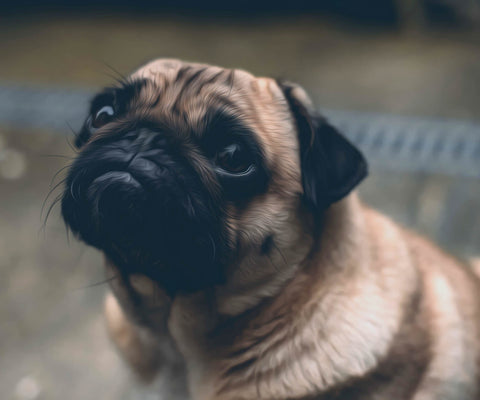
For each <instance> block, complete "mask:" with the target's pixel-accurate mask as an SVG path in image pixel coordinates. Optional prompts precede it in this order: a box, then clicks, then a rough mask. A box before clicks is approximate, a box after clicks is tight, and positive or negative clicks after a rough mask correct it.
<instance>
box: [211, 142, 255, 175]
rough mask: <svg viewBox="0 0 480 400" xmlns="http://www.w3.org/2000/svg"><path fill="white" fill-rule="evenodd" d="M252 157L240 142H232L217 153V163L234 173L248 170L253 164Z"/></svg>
mask: <svg viewBox="0 0 480 400" xmlns="http://www.w3.org/2000/svg"><path fill="white" fill-rule="evenodd" d="M252 162H253V160H252V158H251V155H250V154H249V152H248V151H247V149H246V148H245V147H244V146H242V145H241V144H240V143H231V144H229V145H227V146H225V147H224V148H223V149H222V150H221V151H220V152H218V153H217V156H216V159H215V163H216V164H217V166H218V167H220V168H221V169H223V170H224V171H227V172H230V173H232V174H241V173H243V172H246V171H247V170H248V169H249V167H250V166H251V165H252Z"/></svg>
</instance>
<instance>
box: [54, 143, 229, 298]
mask: <svg viewBox="0 0 480 400" xmlns="http://www.w3.org/2000/svg"><path fill="white" fill-rule="evenodd" d="M199 182H200V180H199V179H198V177H197V176H195V173H194V171H192V169H191V168H189V166H188V165H186V164H185V162H182V161H179V160H178V159H176V158H175V157H174V156H172V155H171V153H170V152H169V150H168V148H167V147H166V143H161V145H159V144H158V143H156V145H155V148H154V149H151V148H148V147H147V148H145V147H143V148H138V146H136V145H135V143H132V140H131V139H128V138H126V139H125V138H123V139H120V140H114V141H113V140H112V141H110V142H108V143H106V142H104V143H98V144H95V143H92V144H91V145H90V146H89V147H88V148H86V149H85V150H84V151H83V152H82V153H81V155H80V156H79V157H78V158H77V160H76V161H75V163H74V165H73V166H72V168H71V170H70V172H69V176H68V178H67V185H66V189H65V192H64V195H63V199H62V214H63V217H64V219H65V221H66V223H67V225H68V226H69V227H70V228H71V229H72V231H73V232H75V233H76V234H78V236H79V237H80V238H81V239H82V240H83V241H85V242H86V243H87V244H90V245H92V246H94V247H97V248H99V249H100V250H102V251H103V252H105V254H106V255H107V256H108V257H109V258H110V259H111V260H112V261H113V262H114V263H115V264H116V265H117V266H118V267H119V268H120V269H121V270H122V271H124V272H125V273H133V272H135V273H143V274H145V275H147V276H149V277H151V278H153V279H155V280H156V281H158V282H159V283H161V284H162V285H163V286H164V287H165V289H166V290H168V291H170V292H176V291H194V290H198V289H201V288H204V287H207V286H211V285H214V284H218V283H220V282H221V281H222V274H221V267H220V263H221V260H220V259H221V248H222V240H221V236H222V234H221V229H220V215H219V208H218V207H216V208H215V207H213V203H214V202H213V201H212V199H211V196H210V194H209V193H208V190H206V188H204V187H202V185H201V184H200V183H199Z"/></svg>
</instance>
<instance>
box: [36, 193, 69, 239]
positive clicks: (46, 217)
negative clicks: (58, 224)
mask: <svg viewBox="0 0 480 400" xmlns="http://www.w3.org/2000/svg"><path fill="white" fill-rule="evenodd" d="M62 197H63V194H62V193H60V194H59V195H58V196H57V197H55V200H53V202H52V204H51V205H50V207H48V211H47V214H46V215H45V220H44V221H43V224H42V226H41V227H40V230H39V232H38V233H39V234H40V232H42V231H43V233H45V230H46V227H47V221H48V217H49V216H50V214H51V212H52V210H53V208H54V207H55V206H56V205H57V204H58V203H59V202H60V201H61V200H62Z"/></svg>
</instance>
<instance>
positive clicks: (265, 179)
mask: <svg viewBox="0 0 480 400" xmlns="http://www.w3.org/2000/svg"><path fill="white" fill-rule="evenodd" d="M311 114H312V112H311V105H310V102H309V100H308V97H307V96H306V94H305V93H304V92H303V90H302V89H301V88H299V87H297V86H293V85H289V84H279V83H278V82H276V81H275V80H273V79H268V78H257V77H254V76H252V75H251V74H249V73H247V72H245V71H241V70H225V69H221V68H218V67H211V66H205V65H200V64H187V63H182V62H180V61H177V60H157V61H154V62H152V63H150V64H147V65H146V66H144V67H142V68H141V69H139V70H138V71H136V72H135V73H134V74H133V75H131V76H130V78H129V79H128V81H127V82H125V83H124V84H122V85H120V86H119V87H116V88H110V89H107V90H105V91H103V92H102V93H100V94H99V95H97V96H96V97H95V98H94V99H93V101H92V104H91V110H90V115H89V116H88V118H87V120H86V122H85V124H84V126H83V128H82V130H81V132H80V134H79V136H78V139H77V143H76V145H77V146H78V147H79V148H80V150H81V151H80V154H79V156H78V157H77V159H76V161H75V162H74V164H73V166H72V167H71V169H70V172H69V176H68V179H67V185H66V189H65V193H64V196H63V201H62V213H63V217H64V219H65V221H66V222H67V224H68V225H69V226H70V228H71V229H72V230H73V231H74V232H75V233H77V234H78V235H79V236H80V238H81V239H82V240H84V241H85V242H86V243H88V244H90V245H92V246H95V247H97V248H99V249H100V250H102V251H103V252H104V253H105V254H106V256H107V257H108V258H109V259H110V260H111V261H112V262H113V263H114V264H115V265H116V266H117V267H118V268H119V269H120V270H121V271H122V272H124V273H126V274H128V273H142V274H145V275H147V276H149V277H150V278H152V279H154V280H155V281H157V282H158V283H159V284H160V285H161V286H163V287H164V288H165V289H166V290H167V291H168V292H170V293H171V294H174V293H176V292H178V291H181V292H189V291H195V290H199V289H204V288H208V287H213V286H215V285H221V284H222V283H226V282H232V281H234V282H236V283H237V284H238V285H237V286H239V287H241V286H242V285H244V286H248V285H252V284H256V283H258V282H260V281H261V280H265V279H271V278H272V279H273V277H274V276H276V275H279V274H281V273H282V270H283V267H282V265H292V264H295V263H296V262H297V263H298V262H300V258H301V255H302V254H303V256H304V252H303V250H304V248H305V249H306V248H308V246H309V241H308V237H311V236H312V235H314V234H315V231H316V229H317V228H318V227H319V226H320V225H321V216H322V214H323V212H324V210H325V209H326V208H327V207H328V206H329V205H330V204H331V203H332V202H335V201H337V200H339V199H341V198H342V197H343V196H345V195H346V194H347V193H348V192H349V191H350V190H351V189H352V188H353V187H354V186H356V184H357V183H358V182H359V181H360V180H361V179H362V178H363V177H364V176H365V174H366V165H365V162H364V159H363V157H362V156H361V154H360V153H359V152H358V151H357V150H356V149H355V148H354V147H353V146H352V145H351V144H350V143H349V142H348V141H346V140H345V139H344V138H343V137H342V136H341V135H339V134H338V133H337V132H336V131H335V129H334V128H332V127H331V126H330V125H328V124H327V123H326V122H325V121H323V120H322V119H321V118H316V117H313V116H312V115H311ZM309 221H310V222H309ZM240 289H241V288H240Z"/></svg>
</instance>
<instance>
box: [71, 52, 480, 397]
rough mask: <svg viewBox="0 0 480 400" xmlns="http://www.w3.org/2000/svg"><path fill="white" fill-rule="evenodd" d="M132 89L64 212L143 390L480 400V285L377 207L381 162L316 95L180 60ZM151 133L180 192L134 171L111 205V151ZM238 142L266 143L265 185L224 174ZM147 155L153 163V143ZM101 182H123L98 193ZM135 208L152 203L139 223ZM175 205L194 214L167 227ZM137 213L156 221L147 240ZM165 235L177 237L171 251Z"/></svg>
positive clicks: (86, 132) (97, 135) (154, 68)
mask: <svg viewBox="0 0 480 400" xmlns="http://www.w3.org/2000/svg"><path fill="white" fill-rule="evenodd" d="M128 85H129V86H128V88H129V89H128V90H127V91H122V90H120V88H114V89H109V91H107V93H106V94H105V93H104V94H102V95H101V96H105V95H107V96H108V95H110V96H113V99H114V100H115V101H116V102H123V103H122V104H121V105H119V106H118V109H119V110H120V109H123V111H122V112H121V115H119V116H118V117H117V118H116V119H115V120H114V121H112V122H111V123H109V124H107V125H106V126H105V127H102V128H100V129H98V130H96V131H93V130H92V129H90V128H89V126H88V121H87V123H86V126H85V127H84V128H83V130H82V132H81V134H80V138H81V139H79V146H82V152H81V154H80V156H79V159H78V160H77V164H76V165H74V167H73V169H72V171H71V173H70V179H69V180H68V182H67V189H66V191H65V196H64V202H63V213H64V217H65V220H66V221H67V223H68V224H69V225H70V226H71V227H72V229H73V230H74V231H75V232H77V233H78V234H79V235H80V237H82V238H83V239H84V240H85V241H86V242H87V243H90V244H92V245H94V246H96V247H98V248H100V249H101V250H103V251H104V252H105V254H106V260H107V262H106V264H107V269H108V271H109V275H110V276H114V277H116V279H113V280H112V283H111V286H112V292H113V294H110V295H109V296H108V297H107V301H106V304H105V307H106V316H107V322H108V327H109V332H110V334H111V336H112V339H113V341H114V342H115V343H116V344H117V347H118V349H119V350H120V351H121V353H122V354H123V355H124V357H125V359H126V360H127V361H128V362H129V363H130V365H131V366H132V367H133V369H134V370H135V371H136V372H137V373H138V375H139V376H140V377H142V378H143V379H144V380H147V381H148V380H151V379H153V378H154V377H155V376H156V375H157V374H170V375H172V374H173V375H177V376H182V377H184V378H185V381H184V382H185V385H184V386H183V389H184V390H185V391H186V392H187V391H188V393H189V396H190V398H192V399H195V400H220V399H221V400H242V399H243V400H252V399H265V400H266V399H271V400H273V399H275V400H286V399H305V400H306V399H312V400H313V399H339V400H346V399H394V400H395V399H416V400H424V399H452V400H453V399H465V400H467V399H480V392H479V382H480V379H479V378H480V376H479V374H480V372H479V371H480V357H479V355H480V339H479V337H480V335H479V333H480V315H479V313H480V297H479V293H480V281H479V280H478V278H477V276H476V275H475V274H474V273H473V272H472V270H471V268H470V267H468V266H466V265H464V264H462V263H461V262H460V261H458V260H456V259H454V258H453V257H452V256H450V255H448V254H446V253H444V252H443V251H442V250H440V249H438V248H437V247H436V246H435V245H433V244H432V243H430V242H429V241H428V240H426V239H424V238H422V237H420V236H418V235H416V234H414V233H412V232H410V231H408V230H406V229H404V228H402V227H399V226H398V225H396V224H395V223H393V222H392V221H390V220H389V219H388V218H386V217H384V216H382V215H381V214H379V213H377V212H376V211H374V210H372V209H370V208H368V207H367V206H365V205H364V204H362V203H361V201H360V200H359V199H358V196H357V194H356V193H355V192H354V191H353V192H352V190H353V189H354V187H355V186H356V185H357V184H358V183H359V182H360V181H361V180H362V179H363V178H364V177H365V175H366V163H365V160H364V159H363V157H362V155H361V154H360V152H359V151H358V150H357V149H356V148H355V147H354V146H353V145H351V144H350V143H349V142H348V141H347V140H346V139H345V138H344V137H343V136H342V135H341V134H340V133H338V132H337V131H336V130H335V128H334V127H332V126H331V125H329V124H328V123H327V122H326V121H325V120H324V119H323V118H321V117H317V116H315V115H314V114H315V113H314V111H313V106H312V104H311V102H310V100H309V98H308V96H307V95H306V93H305V92H304V91H303V89H301V88H300V87H298V86H296V85H293V84H290V83H284V82H277V81H275V80H273V79H269V78H257V77H254V76H253V75H251V74H249V73H247V72H245V71H241V70H225V69H221V68H218V67H211V66H206V65H200V64H192V63H184V62H181V61H178V60H165V59H161V60H156V61H153V62H151V63H149V64H147V65H145V66H143V67H142V68H140V69H139V70H138V71H136V72H135V73H134V74H133V75H132V76H131V78H130V80H129V84H128ZM115 90H117V91H118V90H120V91H119V92H118V93H115ZM111 91H113V95H112V94H111V93H112V92H111ZM122 96H123V97H122ZM95 101H99V100H98V98H97V99H96V100H94V102H93V103H92V107H93V108H94V110H92V113H94V112H95V111H96V108H95ZM112 101H113V100H112ZM122 107H123V108H122ZM90 118H92V117H90ZM146 121H148V124H147V123H146ZM142 130H143V131H145V132H147V133H146V134H145V135H146V136H147V137H155V138H158V140H160V141H161V140H163V141H166V144H165V143H163V142H162V143H163V144H161V145H158V146H161V148H162V151H163V152H164V153H166V154H162V155H161V156H158V157H157V156H156V157H157V158H156V159H155V163H156V164H155V165H156V167H153V168H154V169H155V168H157V169H155V170H156V171H157V170H158V168H159V169H162V168H164V167H163V165H164V164H168V165H172V166H174V167H172V168H173V169H168V168H167V167H165V168H167V170H168V171H167V172H168V173H166V175H162V179H163V180H162V181H161V184H162V186H161V189H162V190H161V193H162V197H155V196H156V195H155V196H154V199H155V202H153V203H151V202H150V201H149V200H148V199H147V200H143V199H144V196H145V193H144V191H142V190H140V189H139V186H142V187H143V186H144V185H146V186H148V187H149V188H150V189H151V188H152V187H154V188H155V187H156V186H152V182H155V184H156V185H160V183H158V179H160V178H155V179H154V178H152V176H153V175H149V174H150V173H147V172H145V171H144V170H141V171H138V170H135V169H133V170H131V168H134V167H135V166H134V167H131V165H130V162H129V163H128V165H127V166H126V167H125V166H122V168H127V169H128V171H130V172H131V173H132V174H133V177H134V179H136V177H138V176H139V178H138V180H139V182H140V183H139V185H136V184H133V186H131V185H132V184H131V182H130V183H129V184H128V185H130V186H128V185H127V186H125V185H124V183H125V182H124V183H122V184H121V185H120V186H119V188H118V190H117V191H115V192H114V194H115V196H113V198H107V197H106V194H105V193H107V194H108V193H109V192H108V191H107V189H108V187H111V186H112V185H113V187H115V185H116V184H118V180H119V179H120V178H122V177H125V175H124V174H116V175H109V172H107V173H105V171H104V169H102V168H104V166H105V165H107V166H108V168H107V171H111V170H115V168H120V167H118V162H119V161H118V160H117V164H115V165H116V166H115V168H114V167H112V161H111V157H112V152H111V150H112V149H111V147H112V146H114V147H115V146H116V148H117V147H120V148H121V149H122V151H123V152H125V151H127V150H128V149H130V147H132V146H134V145H135V146H136V145H137V141H138V140H139V139H138V138H139V137H140V136H141V133H139V132H141V131H142ZM132 131H133V132H134V133H135V134H134V139H128V140H131V141H128V140H127V139H125V137H128V135H130V133H128V132H132ZM229 131H233V132H234V135H238V136H240V137H242V140H248V141H249V146H250V148H251V149H252V152H254V153H255V155H254V158H255V160H256V161H255V162H256V163H255V166H256V168H257V169H256V170H255V175H253V178H249V179H248V180H245V181H241V180H238V179H237V180H234V181H232V180H231V178H229V177H228V176H225V175H224V174H223V175H222V173H221V172H219V170H218V169H215V168H214V166H213V164H212V163H213V161H212V157H211V155H210V152H211V148H212V146H215V144H216V143H221V142H222V140H224V138H225V135H227V132H229ZM149 135H150V136H149ZM125 140H127V141H125ZM156 140H157V139H156ZM132 143H133V144H132ZM141 143H143V144H142V146H143V147H142V149H140V150H136V151H138V152H140V153H141V152H142V151H145V146H147V147H148V146H151V145H150V144H148V145H147V144H145V143H147V141H145V139H142V142H141ZM148 149H150V150H151V149H155V147H154V146H153V145H152V146H151V147H148ZM150 150H148V151H150ZM128 151H129V150H128ZM136 154H137V153H136ZM141 154H143V153H141ZM107 156H108V157H107ZM145 157H146V156H145ZM159 157H161V158H159ZM134 159H135V158H134ZM87 161H88V162H87ZM159 163H162V166H159ZM122 165H123V164H122ZM139 165H140V164H139ZM142 165H148V163H147V164H145V163H144V164H142ZM99 171H100V172H99ZM122 171H123V169H122ZM132 171H133V172H132ZM100 173H103V174H105V175H102V176H104V177H105V176H106V178H105V179H107V181H106V182H105V181H104V179H103V178H102V179H100V180H98V179H96V180H94V181H93V183H92V180H93V179H94V177H95V176H98V175H99V174H100ZM135 174H138V175H135ZM87 176H91V178H89V179H90V180H87V179H86V177H87ZM111 176H114V178H115V179H112V180H108V178H109V177H111ZM147 178H148V179H147ZM142 179H145V180H146V182H147V183H145V181H143V180H142ZM82 182H84V184H83V185H82ZM182 182H183V183H182ZM232 182H233V184H232ZM107 184H108V185H110V186H108V185H107ZM89 185H90V186H89ZM102 185H104V186H102ZM122 185H123V186H122ZM182 185H189V186H188V187H190V191H188V190H183V191H182V190H180V189H181V188H180V189H179V187H181V186H182ZM107 186H108V187H107ZM85 187H90V188H92V187H93V189H86V188H85ZM127 188H128V190H127ZM108 190H110V189H108ZM106 191H107V192H106ZM191 191H193V192H194V193H193V194H192V193H190V192H191ZM97 192H98V193H101V196H100V194H98V193H97ZM92 193H93V194H92ZM149 193H150V192H149ZM155 193H156V192H155ZM125 196H126V199H127V200H125V199H124V197H125ZM128 196H134V199H135V201H136V203H135V204H147V205H148V207H150V208H148V207H147V206H145V207H143V208H142V207H141V209H139V210H135V212H137V213H138V215H140V216H139V217H137V214H135V213H134V212H133V211H132V212H131V213H133V214H132V215H131V214H129V213H130V211H125V209H124V208H122V207H123V206H124V205H126V204H130V203H129V202H128V201H130V200H131V197H128ZM135 196H137V197H135ZM148 196H150V194H148ZM148 196H147V197H148ZM165 196H167V198H168V196H172V199H174V200H172V201H171V204H170V203H162V201H163V202H166V201H167V200H161V199H164V197H165ZM105 198H107V200H108V202H107V204H108V207H105V206H104V208H103V213H104V214H105V213H106V214H109V213H110V212H112V213H114V215H115V218H117V219H118V218H120V219H121V220H122V221H123V219H128V218H134V220H133V222H132V223H131V224H127V225H122V224H123V222H122V224H120V223H118V224H119V225H117V222H112V221H114V220H115V221H116V219H115V218H113V219H111V220H110V219H108V218H107V217H106V216H105V215H103V214H101V215H100V214H99V215H97V214H94V213H93V214H92V211H91V210H92V204H91V203H92V202H93V203H95V204H97V203H100V206H101V204H103V203H102V202H105V201H106V200H105ZM186 198H188V199H190V200H189V201H190V202H191V204H190V206H191V207H192V208H193V211H192V215H193V216H191V218H190V219H188V220H186V221H184V222H182V223H184V225H182V226H184V227H186V229H187V230H189V229H191V230H192V231H194V232H197V230H200V231H201V235H203V236H201V235H200V236H201V237H205V236H208V235H210V238H211V241H212V243H213V249H214V251H213V253H209V252H208V251H207V250H206V249H207V248H208V249H210V247H208V245H207V244H206V242H205V243H203V242H201V243H200V244H198V246H197V247H195V246H196V245H195V246H194V245H193V244H192V243H196V242H195V240H196V238H197V236H195V235H196V234H195V235H193V234H192V235H193V236H192V238H193V239H192V240H190V239H189V238H190V236H188V235H187V236H182V235H184V233H182V234H180V233H178V232H176V229H177V228H176V227H177V224H178V223H179V222H178V221H179V219H178V218H180V219H181V220H182V221H183V219H182V218H184V217H183V216H182V215H183V214H182V212H184V213H186V214H188V208H181V207H184V205H183V203H184V202H185V199H186ZM128 199H130V200H128ZM137 200H138V201H137ZM140 201H145V203H138V202H140ZM122 202H123V203H122ZM162 204H169V206H168V207H174V208H173V209H174V210H177V208H175V207H179V208H178V210H180V211H178V210H177V211H178V213H179V215H180V214H181V215H180V216H178V217H177V216H176V214H175V212H174V213H173V214H174V215H173V216H172V215H170V214H169V215H165V213H164V212H163V211H162V210H159V209H157V208H162ZM97 205H98V204H97ZM120 205H121V206H122V207H120ZM100 206H99V207H100ZM116 207H120V208H121V209H119V210H116ZM165 207H166V206H165ZM185 207H187V206H185ZM112 209H113V211H112ZM202 210H203V211H202ZM117 211H118V212H117ZM177 211H176V212H177ZM125 213H126V214H127V215H124V214H125ZM145 213H147V218H144V215H145ZM107 216H108V215H107ZM135 218H140V219H141V220H142V221H148V220H149V219H151V220H152V221H154V222H153V223H152V224H151V226H150V225H148V222H146V224H147V225H148V226H149V228H148V229H146V228H144V227H143V225H142V224H140V226H139V225H138V224H135V223H134V222H135V221H137V220H136V219H135ZM85 221H87V222H85ZM92 221H93V222H92ZM156 221H159V222H156ZM160 221H161V223H160ZM199 221H200V222H199ZM112 224H113V225H112ZM125 224H126V222H125ZM205 224H206V225H207V226H208V229H207V228H204V225H205ZM97 225H98V226H97ZM202 229H206V230H202ZM163 230H166V232H164V231H163ZM118 232H120V233H118ZM189 232H190V231H189ZM189 232H187V234H190V233H189ZM132 235H133V236H132ZM157 235H158V236H157ZM162 235H163V236H162ZM170 236H172V238H170ZM133 237H140V238H141V239H140V240H139V241H135V240H134V239H133ZM158 237H165V238H166V239H165V240H171V242H169V243H170V245H169V246H168V248H162V249H161V251H160V250H158V252H157V249H156V247H155V246H156V245H155V243H156V240H158ZM120 243H127V244H126V245H125V246H126V247H125V248H120V249H119V248H118V247H119V246H120V247H121V245H120ZM132 243H134V244H132ZM145 243H147V244H145ZM132 246H133V247H132ZM135 246H137V247H135ZM160 247H161V244H160ZM135 250H136V251H135ZM170 252H171V253H172V254H170ZM178 253H187V255H185V256H184V255H182V256H181V257H180V256H179V255H178ZM189 253H192V254H194V255H195V256H194V257H193V256H192V257H191V258H189V256H188V254H189ZM179 257H180V258H179ZM185 257H186V258H185ZM208 257H211V258H208ZM145 260H146V261H145ZM178 260H180V261H182V262H183V264H182V263H181V262H178ZM185 262H190V263H193V264H192V265H187V266H185V265H184V263H185ZM152 263H153V264H152ZM172 265H174V267H172ZM165 271H166V272H165ZM170 375H169V376H170ZM177 382H178V381H177ZM172 385H173V383H172V384H171V385H170V384H169V382H164V388H163V390H164V392H165V393H166V394H165V396H167V397H166V398H171V397H172V396H174V395H177V394H178V393H179V392H181V391H182V388H179V387H178V384H177V386H172ZM185 395H186V394H185ZM168 396H170V397H168Z"/></svg>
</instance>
